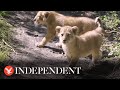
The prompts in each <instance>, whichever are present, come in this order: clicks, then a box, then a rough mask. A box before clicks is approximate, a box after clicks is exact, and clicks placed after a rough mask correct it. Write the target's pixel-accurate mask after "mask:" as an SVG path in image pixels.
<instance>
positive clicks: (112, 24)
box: [101, 11, 120, 30]
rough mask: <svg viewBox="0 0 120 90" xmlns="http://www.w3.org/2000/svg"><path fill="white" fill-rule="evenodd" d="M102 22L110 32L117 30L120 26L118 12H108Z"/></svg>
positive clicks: (102, 17)
mask: <svg viewBox="0 0 120 90" xmlns="http://www.w3.org/2000/svg"><path fill="white" fill-rule="evenodd" d="M101 19H102V21H103V22H104V25H105V27H106V28H109V29H110V30H117V26H118V25H119V24H120V19H119V17H118V14H117V11H107V13H106V14H105V15H103V16H101Z"/></svg>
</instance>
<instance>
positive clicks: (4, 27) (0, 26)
mask: <svg viewBox="0 0 120 90" xmlns="http://www.w3.org/2000/svg"><path fill="white" fill-rule="evenodd" d="M4 13H5V12H1V11H0V15H4ZM11 28H12V26H11V25H10V24H9V23H7V21H6V20H5V19H4V18H3V17H0V62H1V61H3V60H5V59H7V58H8V54H9V51H10V48H9V47H8V46H7V45H6V44H5V43H4V42H3V40H4V41H5V42H7V43H9V42H10V39H11Z"/></svg>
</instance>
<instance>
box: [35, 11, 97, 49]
mask: <svg viewBox="0 0 120 90" xmlns="http://www.w3.org/2000/svg"><path fill="white" fill-rule="evenodd" d="M34 23H35V24H37V25H46V26H47V29H48V30H47V34H46V36H45V37H44V38H43V39H42V41H41V42H40V44H39V45H38V47H40V48H41V47H43V46H44V45H46V43H47V42H49V41H51V40H52V39H53V38H54V37H55V36H56V31H55V28H56V26H66V25H68V26H77V27H78V28H79V30H78V32H79V33H78V34H83V33H85V32H87V31H91V30H93V29H95V28H97V23H96V22H95V20H94V19H91V18H87V17H72V16H65V15H62V14H60V13H57V12H55V11H39V12H38V13H37V15H36V16H35V18H34Z"/></svg>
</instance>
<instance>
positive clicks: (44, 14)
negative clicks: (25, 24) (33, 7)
mask: <svg viewBox="0 0 120 90" xmlns="http://www.w3.org/2000/svg"><path fill="white" fill-rule="evenodd" d="M49 14H50V11H39V12H38V13H37V15H36V16H35V18H34V23H35V25H46V20H47V18H48V17H49Z"/></svg>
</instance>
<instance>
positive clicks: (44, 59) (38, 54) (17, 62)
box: [0, 11, 120, 79]
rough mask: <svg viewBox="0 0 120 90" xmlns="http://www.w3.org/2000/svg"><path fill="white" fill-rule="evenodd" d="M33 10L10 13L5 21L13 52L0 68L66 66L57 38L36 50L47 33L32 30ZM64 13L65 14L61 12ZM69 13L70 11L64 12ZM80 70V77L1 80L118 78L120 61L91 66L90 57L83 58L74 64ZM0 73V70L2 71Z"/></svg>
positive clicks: (53, 76) (35, 76)
mask: <svg viewBox="0 0 120 90" xmlns="http://www.w3.org/2000/svg"><path fill="white" fill-rule="evenodd" d="M36 13H37V12H36V11H10V12H9V14H10V15H9V16H8V17H6V19H7V20H8V21H9V23H11V24H12V25H13V26H14V27H15V28H13V31H14V34H13V41H12V42H13V45H12V46H13V47H14V48H15V51H16V52H15V53H14V52H12V53H11V54H10V59H9V60H7V61H5V62H4V63H0V67H1V68H4V67H5V66H6V65H12V66H18V67H22V66H26V67H32V66H33V67H46V66H50V67H57V66H61V67H62V66H68V64H69V63H68V61H67V58H66V57H65V56H64V55H63V54H62V52H63V51H62V49H61V48H58V47H56V46H55V43H56V42H58V38H57V37H56V38H55V39H54V40H53V41H52V42H49V43H48V44H47V45H46V46H45V47H44V48H38V47H36V45H37V44H39V42H40V41H41V39H42V38H43V37H44V35H45V33H46V27H44V26H39V27H35V26H34V23H33V18H34V16H35V15H36ZM63 13H65V11H64V12H63ZM67 13H69V12H67ZM77 66H80V67H82V71H81V74H80V75H71V76H65V75H54V74H52V75H12V76H11V77H7V76H5V75H4V73H2V74H1V75H2V77H1V78H3V79H120V62H119V59H118V58H117V59H112V60H101V62H100V63H99V64H98V65H96V66H94V67H91V68H90V66H92V62H91V60H90V59H89V58H82V59H80V60H79V62H78V63H77ZM2 70H3V69H2Z"/></svg>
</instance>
